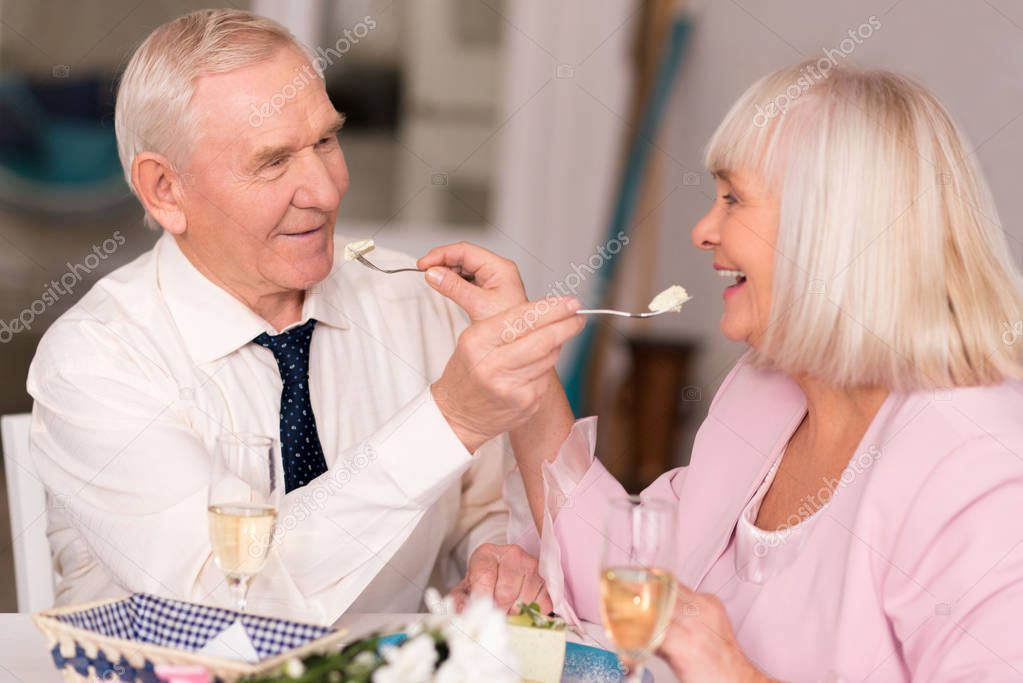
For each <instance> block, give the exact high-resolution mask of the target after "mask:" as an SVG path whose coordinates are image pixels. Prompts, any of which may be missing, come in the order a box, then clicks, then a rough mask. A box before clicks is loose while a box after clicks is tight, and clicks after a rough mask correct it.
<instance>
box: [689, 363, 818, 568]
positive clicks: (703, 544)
mask: <svg viewBox="0 0 1023 683" xmlns="http://www.w3.org/2000/svg"><path fill="white" fill-rule="evenodd" d="M805 412H806V398H805V397H804V395H803V392H802V391H801V390H800V389H799V387H798V386H797V385H796V384H795V382H793V381H792V380H791V379H789V378H788V377H787V376H785V375H782V374H780V373H776V372H766V371H763V370H757V369H755V368H753V367H751V366H749V365H748V364H747V363H746V362H744V361H740V362H739V363H738V364H737V365H736V367H735V368H734V369H733V370H732V372H731V373H730V374H729V375H728V377H726V378H725V381H724V382H723V383H722V385H721V388H720V389H719V390H718V393H717V395H716V396H715V397H714V401H713V402H712V403H711V407H710V412H709V413H708V415H707V419H706V420H705V421H704V422H703V425H702V426H701V427H700V431H699V432H698V433H697V436H696V442H695V443H694V445H693V454H692V459H691V461H690V464H689V467H687V468H686V470H687V472H686V475H685V476H684V477H676V479H675V486H674V488H676V493H677V494H678V500H679V503H678V533H677V535H676V539H677V543H678V547H677V548H676V549H675V550H676V557H677V565H676V573H677V575H678V577H679V579H681V580H682V581H683V582H684V583H685V584H686V585H688V586H690V587H696V586H698V585H699V583H700V581H702V580H703V577H704V576H705V575H706V573H707V572H708V571H709V570H710V568H711V566H712V565H713V563H714V562H715V561H716V560H717V558H718V557H719V556H720V554H721V553H722V552H723V551H724V549H725V547H726V546H727V544H728V539H729V538H730V536H731V534H732V530H733V529H734V527H735V523H736V521H737V520H738V518H739V514H740V513H741V512H742V510H743V508H744V507H745V506H746V504H747V503H748V502H749V500H750V499H751V498H752V497H753V494H754V493H755V492H756V490H757V488H758V487H759V486H760V483H761V482H762V481H763V479H764V477H765V476H766V475H767V472H768V471H769V470H770V468H771V465H773V464H774V462H775V461H776V460H777V459H778V457H779V456H780V455H781V452H782V450H783V449H784V446H785V444H786V443H787V442H788V439H789V437H790V436H791V434H792V433H793V432H794V431H795V429H796V427H798V426H799V423H800V422H801V421H802V419H803V416H804V414H805ZM726 482H728V485H727V486H725V485H723V484H725V483H726Z"/></svg>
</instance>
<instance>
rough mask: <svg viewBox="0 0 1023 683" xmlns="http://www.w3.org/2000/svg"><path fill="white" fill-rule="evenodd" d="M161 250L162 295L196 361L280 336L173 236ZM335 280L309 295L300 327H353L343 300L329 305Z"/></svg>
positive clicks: (162, 240) (165, 238) (161, 244)
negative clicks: (317, 324) (263, 336)
mask: <svg viewBox="0 0 1023 683" xmlns="http://www.w3.org/2000/svg"><path fill="white" fill-rule="evenodd" d="M156 249H157V256H156V260H157V282H158V283H159V287H160V291H161V292H162V294H163V298H164V301H166V302H167V308H168V309H169V310H170V313H171V317H173V318H174V323H175V324H176V325H177V328H178V330H179V331H180V333H181V337H182V339H183V340H184V343H185V347H186V348H187V349H188V353H189V355H190V356H191V357H192V359H193V360H194V361H195V362H197V363H208V362H211V361H214V360H217V359H218V358H221V357H223V356H226V355H227V354H229V353H232V352H234V351H237V350H238V349H240V348H241V347H243V346H245V345H246V344H248V343H249V342H251V341H252V340H253V339H254V338H255V337H256V336H258V335H259V334H260V333H261V332H266V333H268V334H277V330H275V329H274V328H273V326H272V325H270V323H268V322H267V321H266V320H264V319H263V318H261V317H259V315H257V314H256V313H255V312H254V311H253V310H252V309H251V308H249V307H248V306H246V305H245V304H244V303H242V302H241V301H239V300H238V299H236V298H235V297H234V296H232V295H231V294H230V293H229V292H227V290H224V289H222V288H221V287H219V286H218V285H216V284H214V283H213V282H212V281H210V280H209V279H208V278H207V277H206V276H205V275H203V274H202V273H200V272H199V271H198V269H196V267H195V266H193V265H192V263H191V262H190V261H189V260H188V258H187V257H186V256H185V255H184V254H183V253H182V252H181V249H180V248H179V247H178V244H177V242H176V241H175V240H174V238H173V237H172V236H171V235H170V234H167V233H164V235H163V236H162V237H161V238H160V240H159V241H158V242H157V245H156ZM335 267H336V266H335ZM331 280H332V278H331V277H330V276H328V277H327V278H326V279H325V280H324V282H319V283H317V284H315V285H313V286H312V287H311V288H309V289H308V290H306V294H305V301H304V302H303V304H302V319H301V320H299V321H298V322H296V323H295V324H296V325H300V324H302V323H304V322H306V321H307V320H309V319H310V318H316V320H317V321H318V322H320V323H323V324H326V325H329V326H331V327H337V328H340V329H344V328H346V327H348V320H347V318H346V316H345V315H344V313H343V312H342V310H341V306H340V302H339V301H338V300H337V299H338V297H336V296H335V297H333V298H334V299H335V300H334V301H329V300H328V299H330V298H331V296H330V295H331V293H332V288H330V287H327V286H325V285H324V283H325V282H328V283H329V282H330V281H331ZM289 327H293V326H289Z"/></svg>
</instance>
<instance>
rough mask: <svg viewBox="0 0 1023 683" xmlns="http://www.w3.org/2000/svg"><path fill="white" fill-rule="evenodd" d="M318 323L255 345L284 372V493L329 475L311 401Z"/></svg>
mask: <svg viewBox="0 0 1023 683" xmlns="http://www.w3.org/2000/svg"><path fill="white" fill-rule="evenodd" d="M314 327H316V321H315V320H313V319H311V318H310V319H309V321H308V322H306V323H305V324H303V325H299V326H298V327H295V328H293V329H290V330H288V331H287V332H283V333H281V334H277V335H274V336H272V337H271V336H270V335H269V334H267V333H266V332H264V333H263V334H261V335H259V336H258V337H256V338H255V339H253V340H252V341H253V342H255V343H256V344H259V345H260V346H262V347H265V348H268V349H270V350H271V351H273V354H274V358H275V359H276V360H277V368H278V369H279V370H280V371H281V382H282V383H283V385H284V387H283V389H282V390H281V459H282V460H283V461H284V490H285V492H287V491H292V490H294V489H297V488H299V487H300V486H305V485H306V484H308V483H309V482H310V481H312V480H313V479H315V478H316V477H318V476H320V475H321V474H323V473H324V472H326V471H327V461H326V459H325V458H324V457H323V448H322V447H321V446H320V435H319V433H318V432H317V431H316V418H315V417H313V404H312V401H311V400H310V399H309V343H310V342H311V341H312V339H313V328H314Z"/></svg>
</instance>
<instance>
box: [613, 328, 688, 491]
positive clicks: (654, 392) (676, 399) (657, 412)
mask: <svg viewBox="0 0 1023 683" xmlns="http://www.w3.org/2000/svg"><path fill="white" fill-rule="evenodd" d="M626 344H627V348H628V350H629V355H630V361H631V364H630V368H629V371H628V374H627V376H626V378H625V381H624V383H623V385H622V387H621V389H620V391H619V393H618V400H617V401H616V402H615V411H614V412H615V420H614V423H615V424H614V427H615V428H614V430H613V435H612V437H611V439H610V443H609V444H608V445H609V450H610V451H611V452H610V453H606V452H605V454H604V458H603V460H604V462H605V463H606V464H607V466H608V468H609V469H610V471H611V473H612V474H614V475H615V477H617V478H618V481H620V482H621V483H622V485H623V486H624V487H625V489H626V490H627V491H629V492H630V493H637V492H639V491H641V490H642V489H644V488H645V487H647V486H648V485H650V484H651V483H652V482H653V481H654V480H655V479H657V477H659V476H660V475H661V474H663V473H664V472H666V471H667V470H669V469H671V468H673V467H677V466H678V465H680V464H686V463H688V454H686V455H685V457H684V460H683V461H682V462H680V461H679V455H680V453H679V448H680V447H681V443H680V436H681V435H682V434H683V433H684V431H685V428H686V426H687V425H688V424H689V423H690V422H691V420H692V418H693V417H695V415H694V413H695V412H696V411H695V409H696V408H697V407H698V406H699V405H700V399H701V392H700V389H699V387H697V386H696V385H695V380H694V379H693V375H694V362H693V361H694V359H695V357H696V354H697V351H698V344H697V343H695V342H693V341H688V340H679V339H664V338H654V337H645V336H632V337H629V338H627V340H626Z"/></svg>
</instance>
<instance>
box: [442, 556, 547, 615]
mask: <svg viewBox="0 0 1023 683" xmlns="http://www.w3.org/2000/svg"><path fill="white" fill-rule="evenodd" d="M481 596H488V597H491V598H493V600H494V602H495V603H496V604H497V606H498V607H499V608H501V609H503V610H504V611H505V612H508V611H511V609H512V608H513V607H515V605H517V604H518V603H520V602H524V603H527V604H528V603H530V602H536V603H538V604H539V605H540V611H541V612H543V613H544V614H547V613H548V612H550V611H551V610H552V609H553V606H552V604H551V596H549V595H548V594H547V588H546V586H544V582H543V579H541V578H540V574H539V572H538V565H537V561H536V558H535V557H533V556H532V555H530V554H529V553H527V552H526V551H525V550H523V549H522V548H520V547H519V546H517V545H494V544H493V543H484V544H483V545H481V546H480V547H479V548H476V550H475V552H473V554H472V557H470V558H469V571H468V573H467V574H466V575H465V578H464V579H462V581H461V583H459V584H458V585H457V586H455V587H454V588H453V589H452V590H451V597H452V598H454V600H455V607H456V608H457V609H458V611H461V610H462V608H463V607H465V605H466V603H468V601H469V599H470V598H476V597H481Z"/></svg>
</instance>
